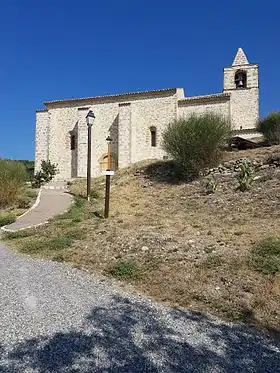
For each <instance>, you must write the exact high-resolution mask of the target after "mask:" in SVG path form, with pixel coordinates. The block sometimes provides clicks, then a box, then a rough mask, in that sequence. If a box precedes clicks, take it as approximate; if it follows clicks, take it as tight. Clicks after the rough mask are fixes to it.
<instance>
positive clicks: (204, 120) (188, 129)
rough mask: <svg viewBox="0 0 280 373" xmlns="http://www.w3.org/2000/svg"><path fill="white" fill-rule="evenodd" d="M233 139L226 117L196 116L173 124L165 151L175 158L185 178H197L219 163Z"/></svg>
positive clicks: (164, 145)
mask: <svg viewBox="0 0 280 373" xmlns="http://www.w3.org/2000/svg"><path fill="white" fill-rule="evenodd" d="M229 136H230V123H229V121H228V120H226V119H224V118H223V117H222V116H219V115H216V114H211V113H209V114H204V115H199V116H198V115H195V114H193V115H192V116H191V117H190V118H188V119H179V120H176V121H174V122H172V123H170V124H169V126H168V127H167V129H166V131H165V132H164V133H163V149H164V150H165V151H166V153H167V154H169V155H170V156H171V157H173V159H174V160H175V162H176V163H177V164H178V166H179V167H180V170H181V175H182V176H183V177H186V178H195V177H197V176H199V173H200V172H201V171H203V170H204V169H205V168H208V167H213V166H215V165H216V164H217V163H218V161H219V160H220V155H221V148H222V147H223V146H224V144H225V143H226V141H227V140H228V138H229Z"/></svg>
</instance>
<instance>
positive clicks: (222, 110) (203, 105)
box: [178, 94, 230, 118]
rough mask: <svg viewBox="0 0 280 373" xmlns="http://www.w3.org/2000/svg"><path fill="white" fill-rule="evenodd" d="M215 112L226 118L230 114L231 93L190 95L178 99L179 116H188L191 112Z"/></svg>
mask: <svg viewBox="0 0 280 373" xmlns="http://www.w3.org/2000/svg"><path fill="white" fill-rule="evenodd" d="M210 112H211V113H215V114H219V115H223V116H225V117H226V118H228V117H229V115H230V95H223V94H217V95H209V96H201V97H190V98H186V99H184V100H180V101H178V118H187V117H189V116H190V115H191V114H197V115H200V114H204V113H210Z"/></svg>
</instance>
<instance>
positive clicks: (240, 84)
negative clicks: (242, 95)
mask: <svg viewBox="0 0 280 373" xmlns="http://www.w3.org/2000/svg"><path fill="white" fill-rule="evenodd" d="M234 81H235V86H236V88H237V89H240V88H247V74H246V71H244V70H237V71H236V73H235V76H234Z"/></svg>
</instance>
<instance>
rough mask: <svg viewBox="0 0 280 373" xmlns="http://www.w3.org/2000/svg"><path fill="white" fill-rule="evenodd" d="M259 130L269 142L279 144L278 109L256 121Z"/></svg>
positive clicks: (279, 120) (279, 118) (279, 117)
mask: <svg viewBox="0 0 280 373" xmlns="http://www.w3.org/2000/svg"><path fill="white" fill-rule="evenodd" d="M258 131H259V132H261V133H262V134H263V135H264V137H265V139H266V140H267V141H268V142H269V144H280V111H275V112H272V113H270V114H269V115H268V116H267V117H265V118H264V119H261V120H260V121H259V123H258Z"/></svg>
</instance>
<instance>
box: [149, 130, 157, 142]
mask: <svg viewBox="0 0 280 373" xmlns="http://www.w3.org/2000/svg"><path fill="white" fill-rule="evenodd" d="M150 131H151V146H153V147H154V146H157V129H156V127H150Z"/></svg>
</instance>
